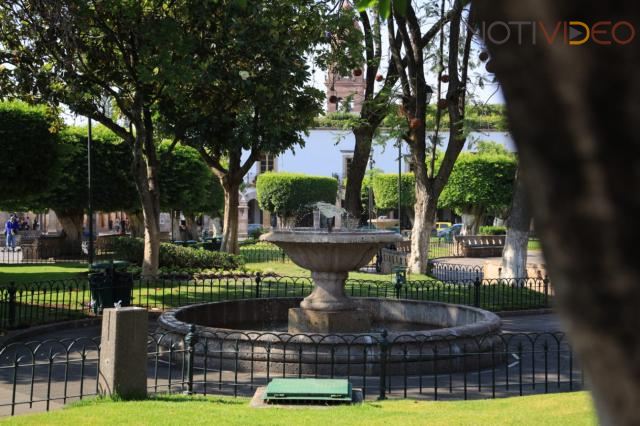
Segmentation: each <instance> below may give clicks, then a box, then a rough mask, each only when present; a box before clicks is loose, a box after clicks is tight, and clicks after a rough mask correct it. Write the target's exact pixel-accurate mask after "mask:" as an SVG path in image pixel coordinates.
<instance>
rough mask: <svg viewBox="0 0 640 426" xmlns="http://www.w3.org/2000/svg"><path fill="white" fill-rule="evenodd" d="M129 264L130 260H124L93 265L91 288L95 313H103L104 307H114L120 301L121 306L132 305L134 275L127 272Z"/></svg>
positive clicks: (91, 268) (90, 277)
mask: <svg viewBox="0 0 640 426" xmlns="http://www.w3.org/2000/svg"><path fill="white" fill-rule="evenodd" d="M127 266H129V262H125V261H122V260H116V261H113V262H98V263H93V264H92V265H91V267H90V270H91V273H90V274H89V288H90V290H91V299H92V302H93V312H94V313H95V314H101V313H102V310H103V309H104V308H112V307H114V305H115V304H116V303H118V302H120V306H130V305H131V294H132V292H133V275H131V274H130V273H128V272H126V268H127Z"/></svg>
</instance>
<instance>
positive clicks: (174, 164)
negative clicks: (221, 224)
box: [158, 141, 224, 239]
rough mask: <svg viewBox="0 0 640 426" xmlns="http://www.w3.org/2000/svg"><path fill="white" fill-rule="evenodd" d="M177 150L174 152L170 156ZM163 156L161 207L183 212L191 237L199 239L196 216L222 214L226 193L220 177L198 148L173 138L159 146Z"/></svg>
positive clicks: (160, 173)
mask: <svg viewBox="0 0 640 426" xmlns="http://www.w3.org/2000/svg"><path fill="white" fill-rule="evenodd" d="M172 149H173V152H172V155H166V154H167V153H168V152H170V150H172ZM158 155H159V156H160V158H161V162H160V170H159V180H160V186H161V187H162V188H163V191H162V194H161V197H160V208H161V209H162V210H164V211H178V212H180V211H182V212H183V213H184V215H185V219H186V222H187V229H189V233H190V234H191V239H195V238H196V234H197V233H196V219H195V218H196V215H198V214H202V213H209V214H214V213H216V214H217V213H219V212H220V211H221V210H222V207H223V205H224V193H223V191H222V187H221V186H220V183H219V182H218V179H217V178H216V177H215V176H214V174H213V173H212V172H211V170H210V169H209V167H208V166H207V164H206V163H205V162H204V160H203V159H202V157H201V156H200V154H199V153H198V151H197V150H195V149H194V148H191V147H188V146H183V145H178V146H175V147H174V148H172V147H171V143H170V142H169V141H164V142H162V143H161V144H160V145H159V147H158Z"/></svg>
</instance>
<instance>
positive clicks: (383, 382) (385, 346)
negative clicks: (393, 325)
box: [378, 330, 389, 401]
mask: <svg viewBox="0 0 640 426" xmlns="http://www.w3.org/2000/svg"><path fill="white" fill-rule="evenodd" d="M387 336H388V333H387V330H382V340H381V341H380V394H379V396H378V400H379V401H382V400H385V399H387V394H386V392H387V355H388V351H389V340H388V339H387Z"/></svg>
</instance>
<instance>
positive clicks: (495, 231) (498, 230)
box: [480, 226, 507, 235]
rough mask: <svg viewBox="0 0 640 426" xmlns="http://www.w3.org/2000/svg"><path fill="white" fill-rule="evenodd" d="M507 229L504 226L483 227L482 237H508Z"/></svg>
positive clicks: (481, 228)
mask: <svg viewBox="0 0 640 426" xmlns="http://www.w3.org/2000/svg"><path fill="white" fill-rule="evenodd" d="M506 234H507V228H505V227H504V226H481V227H480V235H506Z"/></svg>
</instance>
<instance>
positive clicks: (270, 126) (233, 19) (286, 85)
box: [161, 0, 326, 253]
mask: <svg viewBox="0 0 640 426" xmlns="http://www.w3.org/2000/svg"><path fill="white" fill-rule="evenodd" d="M224 3H225V4H226V5H227V7H222V8H221V7H220V5H219V4H214V3H206V4H203V5H202V8H201V9H198V10H194V11H193V14H192V15H186V16H185V19H184V21H183V22H182V23H181V25H183V27H184V28H185V29H188V31H187V30H185V32H188V34H189V35H190V36H191V39H190V44H191V45H194V46H196V50H197V52H198V60H197V61H192V62H191V64H190V67H189V69H188V70H187V71H185V72H187V73H189V75H193V76H196V77H195V78H194V79H192V80H185V81H184V82H183V83H182V85H181V86H180V91H179V92H176V95H177V96H176V97H175V98H173V99H170V100H169V101H167V102H164V103H163V104H162V108H161V111H162V115H163V116H164V117H165V119H166V121H167V127H168V128H170V129H172V132H173V133H174V135H175V136H176V139H178V140H180V141H181V142H183V143H185V144H188V145H191V146H194V147H196V148H197V149H198V150H199V152H200V154H201V155H202V157H203V158H204V159H205V161H206V162H207V164H208V165H209V167H211V169H212V171H213V172H214V174H215V175H216V176H217V177H218V179H219V180H220V184H221V186H222V188H223V189H224V194H225V206H224V224H223V226H224V231H223V232H224V233H223V240H222V247H221V249H222V250H224V251H228V252H231V253H237V252H238V249H239V248H238V201H239V189H240V186H241V184H242V182H243V178H244V176H245V175H246V174H247V172H248V171H249V170H250V168H251V167H252V166H253V164H254V162H255V161H256V160H258V159H259V158H260V155H261V154H274V155H276V154H279V153H281V152H282V151H284V150H285V149H288V148H291V147H294V146H297V145H303V143H304V140H303V132H305V131H306V130H307V129H308V128H309V127H311V126H312V124H313V118H314V117H315V116H317V115H318V113H319V112H320V109H321V99H322V98H323V95H322V93H321V92H320V91H319V90H317V89H314V88H312V87H310V86H309V77H310V73H309V69H308V66H307V65H306V63H305V54H306V53H308V52H309V51H310V50H311V49H312V48H313V47H314V45H315V44H317V43H321V42H323V41H324V30H325V27H324V26H323V24H324V23H325V20H324V18H323V13H324V12H323V8H324V7H326V6H325V4H324V3H317V2H315V1H312V0H293V1H288V2H282V1H275V0H260V1H254V2H240V1H228V2H224ZM203 16H207V17H210V19H202V17H203ZM243 152H247V153H248V155H247V156H245V157H243Z"/></svg>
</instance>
